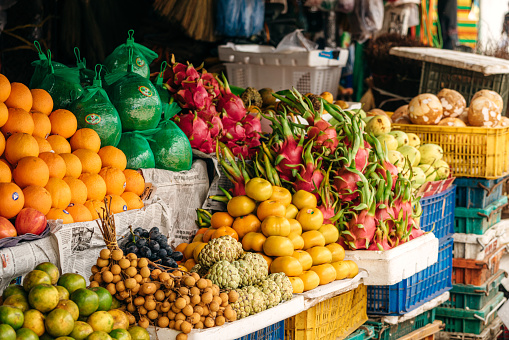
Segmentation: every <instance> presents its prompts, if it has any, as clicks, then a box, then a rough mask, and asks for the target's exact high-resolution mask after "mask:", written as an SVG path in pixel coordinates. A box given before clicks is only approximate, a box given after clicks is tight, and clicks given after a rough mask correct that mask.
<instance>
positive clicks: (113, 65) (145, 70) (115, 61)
mask: <svg viewBox="0 0 509 340" xmlns="http://www.w3.org/2000/svg"><path fill="white" fill-rule="evenodd" d="M131 49H132V50H133V52H134V54H133V58H134V65H133V71H134V72H135V73H138V74H139V75H140V76H142V77H145V78H147V79H148V78H149V77H150V67H149V65H150V63H152V61H154V59H155V58H157V53H155V52H154V51H152V50H151V49H149V48H148V47H145V46H143V45H140V44H138V43H135V42H134V30H129V32H128V37H127V41H126V42H125V44H122V45H120V46H118V47H117V48H116V49H115V50H114V51H113V52H111V54H110V55H109V56H107V57H106V59H105V60H104V66H106V68H107V69H108V71H109V72H110V73H115V72H118V71H120V72H123V71H125V69H126V68H127V64H129V63H131V60H132V59H131V57H130V56H129V51H130V50H131Z"/></svg>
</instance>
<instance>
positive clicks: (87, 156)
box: [72, 149, 102, 174]
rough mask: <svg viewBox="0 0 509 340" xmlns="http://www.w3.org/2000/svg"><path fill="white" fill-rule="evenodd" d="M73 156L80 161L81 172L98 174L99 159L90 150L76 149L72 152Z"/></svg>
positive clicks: (100, 164) (99, 167) (99, 168)
mask: <svg viewBox="0 0 509 340" xmlns="http://www.w3.org/2000/svg"><path fill="white" fill-rule="evenodd" d="M72 154H73V155H76V156H78V158H79V159H80V161H81V167H82V172H90V173H91V174H98V173H99V171H101V168H102V162H101V157H99V155H98V154H97V153H95V152H93V151H92V150H87V149H78V150H75V151H73V153H72Z"/></svg>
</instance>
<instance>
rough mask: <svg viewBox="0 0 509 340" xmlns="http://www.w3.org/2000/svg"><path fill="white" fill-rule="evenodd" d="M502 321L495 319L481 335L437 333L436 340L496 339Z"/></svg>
mask: <svg viewBox="0 0 509 340" xmlns="http://www.w3.org/2000/svg"><path fill="white" fill-rule="evenodd" d="M500 325H502V320H500V318H499V317H496V318H495V320H493V321H492V322H491V323H490V324H489V325H488V327H486V328H484V331H482V332H481V334H469V333H452V332H440V333H438V337H437V339H438V340H493V339H496V338H497V336H499V335H500V334H501V333H502V330H501V329H500ZM508 339H509V338H508Z"/></svg>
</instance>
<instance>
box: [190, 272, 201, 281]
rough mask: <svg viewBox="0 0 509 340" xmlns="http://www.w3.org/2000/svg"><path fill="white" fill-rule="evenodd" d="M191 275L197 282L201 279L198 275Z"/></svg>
mask: <svg viewBox="0 0 509 340" xmlns="http://www.w3.org/2000/svg"><path fill="white" fill-rule="evenodd" d="M190 275H191V276H192V277H193V278H194V280H195V281H198V280H199V279H200V275H198V273H191V274H190Z"/></svg>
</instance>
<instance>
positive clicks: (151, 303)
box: [143, 300, 156, 310]
mask: <svg viewBox="0 0 509 340" xmlns="http://www.w3.org/2000/svg"><path fill="white" fill-rule="evenodd" d="M143 307H145V309H146V310H154V309H156V302H155V301H154V300H145V303H144V304H143Z"/></svg>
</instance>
